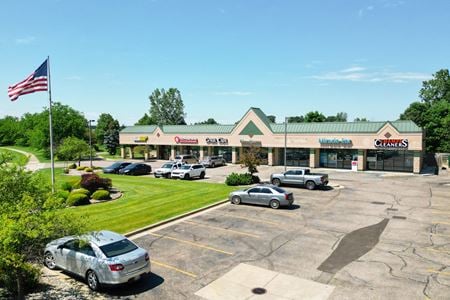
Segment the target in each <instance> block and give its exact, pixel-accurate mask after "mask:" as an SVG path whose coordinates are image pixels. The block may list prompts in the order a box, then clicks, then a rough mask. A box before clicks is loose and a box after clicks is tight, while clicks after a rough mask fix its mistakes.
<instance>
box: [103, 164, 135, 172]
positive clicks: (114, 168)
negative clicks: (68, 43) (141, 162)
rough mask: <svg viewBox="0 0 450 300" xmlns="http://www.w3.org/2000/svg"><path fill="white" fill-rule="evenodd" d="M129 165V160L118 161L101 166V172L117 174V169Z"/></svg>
mask: <svg viewBox="0 0 450 300" xmlns="http://www.w3.org/2000/svg"><path fill="white" fill-rule="evenodd" d="M129 165H131V163H130V162H123V161H118V162H115V163H113V164H112V165H110V166H109V167H106V168H103V173H111V174H117V173H119V170H121V169H123V168H125V167H127V166H129Z"/></svg>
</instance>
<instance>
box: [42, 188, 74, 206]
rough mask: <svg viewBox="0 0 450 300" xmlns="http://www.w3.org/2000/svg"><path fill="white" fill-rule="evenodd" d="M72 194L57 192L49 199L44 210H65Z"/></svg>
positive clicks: (62, 191)
mask: <svg viewBox="0 0 450 300" xmlns="http://www.w3.org/2000/svg"><path fill="white" fill-rule="evenodd" d="M69 194H70V192H69V191H64V190H60V191H58V192H56V194H54V195H52V196H51V197H49V198H48V199H47V200H46V201H45V203H44V208H47V209H58V208H64V207H65V206H66V205H67V204H66V201H67V198H68V197H69Z"/></svg>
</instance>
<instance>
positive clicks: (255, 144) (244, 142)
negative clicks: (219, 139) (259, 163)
mask: <svg viewBox="0 0 450 300" xmlns="http://www.w3.org/2000/svg"><path fill="white" fill-rule="evenodd" d="M241 145H242V146H243V147H252V146H253V147H261V146H262V143H261V142H260V141H250V140H241Z"/></svg>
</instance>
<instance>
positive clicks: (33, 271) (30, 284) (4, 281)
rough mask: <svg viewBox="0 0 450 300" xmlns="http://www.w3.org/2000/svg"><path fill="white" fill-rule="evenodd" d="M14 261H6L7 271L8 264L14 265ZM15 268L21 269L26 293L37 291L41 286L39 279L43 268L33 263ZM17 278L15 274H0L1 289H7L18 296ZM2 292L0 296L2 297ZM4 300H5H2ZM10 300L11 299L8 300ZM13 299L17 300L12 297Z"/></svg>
mask: <svg viewBox="0 0 450 300" xmlns="http://www.w3.org/2000/svg"><path fill="white" fill-rule="evenodd" d="M12 263H13V262H12V261H6V265H5V269H7V270H10V269H8V264H12ZM14 267H15V268H17V269H20V272H21V273H22V274H23V276H22V280H23V281H22V284H23V288H24V291H25V293H28V292H31V291H33V290H35V289H36V288H37V287H38V285H39V277H40V275H41V268H40V267H38V266H35V265H33V264H31V263H27V262H25V263H23V264H22V265H20V266H17V265H14ZM16 279H17V277H16V274H15V272H0V287H5V288H6V290H7V291H8V292H10V293H14V294H17V281H16ZM1 295H2V294H1V291H0V296H1ZM2 299H3V298H2ZM6 299H9V298H6ZM11 299H16V298H15V297H11Z"/></svg>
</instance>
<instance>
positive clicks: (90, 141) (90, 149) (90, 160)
mask: <svg viewBox="0 0 450 300" xmlns="http://www.w3.org/2000/svg"><path fill="white" fill-rule="evenodd" d="M91 122H95V120H89V162H90V164H89V166H90V167H91V168H92V133H91V131H92V130H91Z"/></svg>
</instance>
